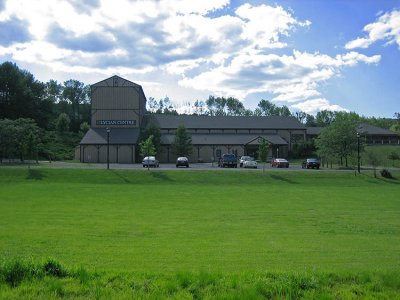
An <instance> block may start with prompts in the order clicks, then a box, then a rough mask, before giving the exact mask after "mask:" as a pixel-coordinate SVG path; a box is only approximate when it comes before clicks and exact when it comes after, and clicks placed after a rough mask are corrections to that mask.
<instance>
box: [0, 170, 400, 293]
mask: <svg viewBox="0 0 400 300" xmlns="http://www.w3.org/2000/svg"><path fill="white" fill-rule="evenodd" d="M394 175H395V176H396V177H397V178H398V177H399V175H400V174H399V173H394ZM0 188H1V194H0V258H1V259H2V260H3V265H7V264H8V265H9V263H10V262H12V261H14V260H15V259H17V260H21V261H22V262H26V261H29V262H32V263H33V264H40V262H42V261H43V260H46V259H48V258H53V259H55V260H56V261H58V262H60V263H61V264H62V265H63V266H66V268H69V269H70V270H72V269H76V268H83V269H84V270H88V272H89V273H90V274H92V273H93V274H94V273H96V272H100V273H101V274H128V273H129V274H136V276H139V277H140V278H141V280H142V281H143V282H144V281H145V280H147V279H148V277H146V276H150V277H151V278H154V276H156V277H157V276H161V277H163V276H166V278H167V277H168V278H170V277H173V278H175V279H176V278H178V279H179V278H181V277H182V275H179V274H200V275H196V276H200V277H196V276H195V275H193V276H195V277H196V278H197V279H198V280H200V281H201V280H202V279H201V278H202V277H201V274H208V275H207V276H211V277H210V278H214V279H213V280H214V281H213V280H211V281H212V282H214V283H213V284H214V285H215V284H216V283H215V282H216V281H218V282H219V280H222V279H221V278H225V277H226V276H228V277H229V278H230V279H229V282H232V280H235V278H237V280H238V281H239V282H240V284H238V286H242V287H243V285H244V286H246V284H249V282H250V283H251V281H252V280H254V276H256V277H257V276H258V275H260V274H264V275H262V276H261V275H260V276H261V277H257V278H259V279H257V280H261V282H264V281H265V274H267V273H268V274H275V275H274V276H278V277H276V278H280V277H279V276H284V278H286V277H285V276H289V275H290V276H294V277H293V278H295V279H293V280H297V279H296V278H297V277H296V276H297V275H296V274H300V273H301V274H307V275H306V278H309V279H310V278H314V277H312V276H314V275H310V274H319V275H315V276H317V277H318V278H325V279H326V278H327V277H326V276H328V275H326V274H331V273H334V274H347V275H345V277H346V276H350V275H348V274H353V275H352V276H356V274H369V275H368V276H371V274H373V273H374V272H376V274H378V275H377V276H378V278H380V279H379V282H382V280H381V279H382V278H384V277H385V276H386V277H387V276H388V274H392V275H390V276H389V277H390V278H393V274H395V275H394V278H395V279H391V280H390V282H392V283H391V284H389V287H390V289H389V292H388V293H387V294H384V295H389V296H390V298H392V297H393V295H396V296H397V297H398V296H399V291H400V272H399V271H398V270H399V269H400V197H399V194H400V181H399V180H398V179H394V180H386V179H383V178H377V179H375V178H373V177H372V176H370V175H366V174H363V175H361V176H354V172H343V171H342V172H335V171H316V170H310V172H279V171H276V170H274V171H268V172H265V173H262V172H261V171H260V172H251V171H242V170H235V171H190V170H186V169H182V170H176V171H158V170H151V171H144V170H140V171H122V170H121V171H116V170H110V171H106V170H85V169H79V170H78V169H75V170H74V169H68V170H66V169H65V170H56V169H39V168H37V169H36V168H31V169H30V170H28V169H26V168H25V169H23V168H5V167H2V168H0ZM3 269H4V268H3ZM71 272H72V271H71ZM85 272H86V271H85ZM71 274H72V273H71ZM139 274H140V275H139ZM143 274H147V275H143ZM149 274H150V275H149ZM218 274H219V275H218ZM282 274H283V275H282ZM288 274H289V275H288ZM102 276H108V275H102ZM121 276H122V277H120V278H125V277H124V276H125V275H121ZM152 276H153V277H152ZM179 276H181V277H179ZM207 276H206V277H207ZM213 276H216V277H213ZM232 276H233V277H232ZM235 276H237V277H235ZM263 276H264V277H263ZM290 276H289V277H290ZM307 276H308V277H307ZM310 276H311V277H310ZM338 276H339V275H338ZM100 277H101V276H100ZM189 277H190V276H189ZM300 277H301V276H300ZM328 277H329V276H328ZM45 278H47V277H45ZM146 278H147V279H146ZM157 278H158V277H157ZM199 278H200V279H199ZM207 278H208V277H207ZM232 278H233V279H232ZM251 278H253V279H251ZM260 278H261V279H260ZM339 278H341V277H340V276H339ZM346 278H347V277H346ZM350 278H353V277H351V276H350ZM368 278H370V277H368ZM0 279H1V276H0ZM325 279H324V280H325ZM32 280H38V279H32ZM157 280H159V279H157ZM257 280H254V282H258V281H257ZM310 280H311V279H310ZM326 280H327V279H326ZM162 281H163V282H164V283H165V282H166V281H165V280H162ZM167 281H168V280H167ZM177 281H178V282H180V281H179V280H177ZM289 281H290V280H289ZM383 281H384V280H383ZM393 281H394V282H395V283H394V284H393ZM0 282H1V280H0ZM40 282H42V283H43V280H40ZM189 283H190V281H189ZM241 284H242V285H241ZM349 284H350V285H351V284H355V282H354V281H352V280H351V282H350V283H349ZM35 285H36V286H38V283H36V284H35ZM178 285H179V286H180V287H181V289H178V290H176V289H175V290H174V292H172V293H169V292H168V293H169V294H168V293H167V294H168V295H169V296H171V297H176V298H181V297H179V293H180V292H185V284H183V285H182V284H181V282H180V283H179V284H178ZM187 286H190V284H188V285H187ZM187 286H186V288H187ZM206 286H207V285H206ZM229 286H230V284H229ZM361 286H365V284H361ZM384 287H385V289H386V288H387V287H386V285H384ZM331 288H332V286H331ZM346 288H347V287H346ZM182 289H183V290H182ZM2 290H3V292H4V291H5V290H6V292H4V293H6V295H14V294H13V293H14V292H13V289H12V288H4V287H3V288H2V289H1V288H0V295H1V291H2ZM150 290H152V291H154V289H150ZM167 290H168V289H167ZM339 290H340V288H339ZM17 291H19V292H20V290H17ZM257 291H258V292H259V293H258V292H257ZM323 291H324V290H323V289H322V292H323ZM19 292H18V293H19ZM178 292H179V293H178ZM314 292H315V291H314ZM320 292H321V291H320ZM322 292H321V293H322ZM7 293H10V294H7ZM16 293H17V292H16ZM18 293H17V295H20V294H18ZM177 293H178V294H177ZM373 293H379V290H378V291H374V292H373ZM373 293H372V294H373ZM56 294H57V293H56ZM46 295H47V294H46ZM57 295H58V294H57ZM107 295H108V294H105V297H106V298H107ZM111 295H113V294H112V293H111V294H109V296H111ZM152 295H153V296H154V294H152ZM162 295H164V296H165V294H162ZM182 295H183V294H182ZM210 295H216V294H215V293H214V294H210ZM224 295H225V294H224ZM226 295H228V296H229V293H228V294H226ZM255 295H258V296H260V295H261V296H263V297H265V296H266V295H265V293H263V292H262V290H261V292H260V290H259V289H257V290H256V294H255ZM275 295H285V297H286V296H288V295H289V298H292V297H290V295H291V294H290V293H289V294H288V293H285V290H283V292H282V294H279V293H278V294H276V293H275ZM304 295H307V293H306V294H304V293H303V294H301V295H300V296H304ZM318 295H322V294H318ZM327 295H332V292H330V291H329V290H328V292H327ZM42 296H43V295H42ZM58 296H60V295H58ZM61 296H62V295H61ZM83 296H84V295H83ZM86 296H88V295H86ZM89 296H93V295H89ZM147 296H148V295H147ZM187 296H188V298H190V296H192V297H193V294H190V293H188V295H187ZM203 296H204V294H203ZM311 296H312V294H311ZM339 296H340V295H339ZM0 297H1V296H0ZM93 297H94V296H93ZM150 297H151V296H150ZM94 298H96V297H94ZM162 298H163V297H162ZM183 298H185V297H183ZM211 298H212V297H211ZM228 298H229V297H228ZM243 298H247V297H246V296H244V297H243ZM251 298H252V297H251ZM378 298H379V297H378Z"/></svg>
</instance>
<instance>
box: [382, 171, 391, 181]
mask: <svg viewBox="0 0 400 300" xmlns="http://www.w3.org/2000/svg"><path fill="white" fill-rule="evenodd" d="M381 176H382V177H385V178H389V179H392V178H393V176H392V173H390V171H389V170H387V169H383V170H381Z"/></svg>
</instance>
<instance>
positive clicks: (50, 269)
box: [43, 259, 67, 277]
mask: <svg viewBox="0 0 400 300" xmlns="http://www.w3.org/2000/svg"><path fill="white" fill-rule="evenodd" d="M43 271H44V273H45V274H46V275H50V276H55V277H65V276H66V275H67V272H66V271H65V270H64V268H63V267H62V266H61V264H60V263H59V262H57V261H56V260H54V259H48V260H47V261H46V262H45V263H44V265H43Z"/></svg>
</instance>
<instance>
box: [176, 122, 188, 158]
mask: <svg viewBox="0 0 400 300" xmlns="http://www.w3.org/2000/svg"><path fill="white" fill-rule="evenodd" d="M172 150H173V152H174V153H175V154H176V155H177V156H188V155H189V154H190V153H191V152H192V138H191V136H190V135H189V134H188V133H187V131H186V128H185V126H184V125H180V126H179V127H178V128H177V129H176V133H175V139H174V141H173V143H172Z"/></svg>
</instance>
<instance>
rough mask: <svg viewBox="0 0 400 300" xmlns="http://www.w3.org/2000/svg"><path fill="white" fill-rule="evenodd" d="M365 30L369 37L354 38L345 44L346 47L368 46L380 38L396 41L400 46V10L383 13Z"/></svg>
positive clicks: (390, 42)
mask: <svg viewBox="0 0 400 300" xmlns="http://www.w3.org/2000/svg"><path fill="white" fill-rule="evenodd" d="M364 31H365V32H366V33H367V37H361V38H357V39H355V40H352V41H350V42H348V43H347V44H346V45H345V48H346V49H355V48H368V47H369V46H370V45H372V44H373V43H375V42H377V41H380V40H383V41H386V44H394V43H396V44H397V45H398V47H399V48H400V10H393V11H391V12H388V13H385V14H383V15H382V16H380V17H379V18H378V20H377V21H376V22H374V23H371V24H368V25H366V26H365V27H364Z"/></svg>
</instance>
